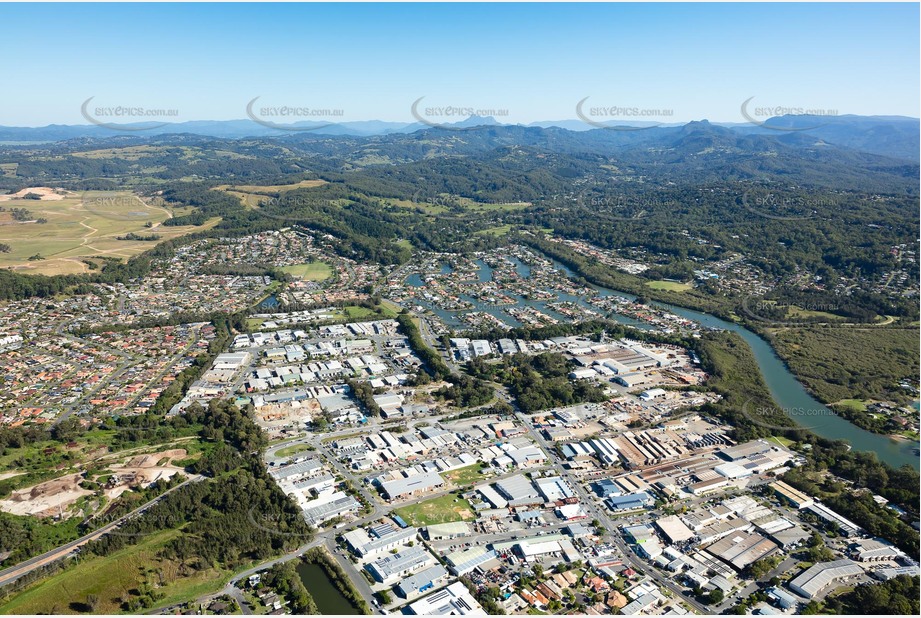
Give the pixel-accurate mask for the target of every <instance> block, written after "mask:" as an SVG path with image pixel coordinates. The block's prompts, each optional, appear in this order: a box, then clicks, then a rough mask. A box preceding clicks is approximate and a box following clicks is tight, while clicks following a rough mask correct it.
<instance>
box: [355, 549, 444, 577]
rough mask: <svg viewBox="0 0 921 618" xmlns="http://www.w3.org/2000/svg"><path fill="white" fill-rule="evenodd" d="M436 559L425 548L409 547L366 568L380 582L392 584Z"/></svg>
mask: <svg viewBox="0 0 921 618" xmlns="http://www.w3.org/2000/svg"><path fill="white" fill-rule="evenodd" d="M434 561H435V558H433V557H432V555H431V554H430V553H428V551H426V550H425V549H424V548H422V547H418V546H417V547H408V548H406V549H404V550H402V551H399V552H397V553H395V554H388V555H386V556H383V557H381V558H378V559H377V560H375V561H374V562H370V563H368V564H366V565H365V570H366V571H368V573H370V574H371V575H372V577H374V579H375V580H377V581H379V582H380V583H382V584H390V583H393V582H394V581H396V580H398V579H400V578H402V577H405V576H407V575H409V574H410V573H415V572H416V571H419V570H420V569H422V568H424V567H426V566H429V565H430V564H431V563H433V562H434Z"/></svg>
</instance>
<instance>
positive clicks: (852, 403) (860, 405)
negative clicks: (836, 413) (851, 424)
mask: <svg viewBox="0 0 921 618" xmlns="http://www.w3.org/2000/svg"><path fill="white" fill-rule="evenodd" d="M867 403H869V402H868V401H864V400H862V399H842V400H841V401H836V402H835V405H836V406H844V407H845V408H851V409H854V410H857V411H858V412H866V411H867Z"/></svg>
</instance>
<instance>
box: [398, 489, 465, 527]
mask: <svg viewBox="0 0 921 618" xmlns="http://www.w3.org/2000/svg"><path fill="white" fill-rule="evenodd" d="M393 512H394V514H396V515H399V516H400V517H402V518H403V521H405V522H406V523H408V524H409V525H410V526H428V525H430V524H445V523H448V522H452V521H468V520H471V519H474V514H473V507H472V506H470V503H469V502H467V501H466V500H464V499H463V498H458V497H457V496H454V495H453V494H447V495H444V496H439V497H438V498H432V499H431V500H426V501H425V502H420V503H418V504H411V505H409V506H404V507H403V508H399V509H394V511H393Z"/></svg>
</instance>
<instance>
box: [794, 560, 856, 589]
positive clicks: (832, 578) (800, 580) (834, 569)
mask: <svg viewBox="0 0 921 618" xmlns="http://www.w3.org/2000/svg"><path fill="white" fill-rule="evenodd" d="M861 574H863V569H862V568H860V565H858V564H857V563H856V562H854V561H853V560H848V559H843V560H833V561H832V562H819V563H816V564H814V565H812V566H811V567H809V568H808V569H806V570H805V571H803V572H802V573H800V574H799V575H798V576H797V577H796V578H795V579H793V580H792V581H791V582H790V583H789V586H790V590H792V591H793V592H795V593H797V594H801V595H803V596H804V597H806V598H807V599H812V598H815V597H816V596H817V595H818V594H819V593H820V592H822V591H823V590H824V589H825V588H827V587H828V586H831V585H832V584H837V585H840V584H843V583H844V582H846V581H847V580H848V579H850V578H852V577H856V576H857V575H861Z"/></svg>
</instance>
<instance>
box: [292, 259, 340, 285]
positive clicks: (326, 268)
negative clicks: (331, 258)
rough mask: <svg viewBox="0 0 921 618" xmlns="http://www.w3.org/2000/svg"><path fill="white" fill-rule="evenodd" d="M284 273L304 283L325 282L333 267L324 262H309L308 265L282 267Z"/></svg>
mask: <svg viewBox="0 0 921 618" xmlns="http://www.w3.org/2000/svg"><path fill="white" fill-rule="evenodd" d="M281 269H282V270H283V271H285V272H286V273H288V274H290V275H292V276H294V277H297V278H298V279H303V280H306V281H325V280H326V279H329V278H330V277H331V276H332V274H333V267H332V266H330V265H329V264H327V263H326V262H311V263H309V264H294V265H292V266H282V268H281Z"/></svg>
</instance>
